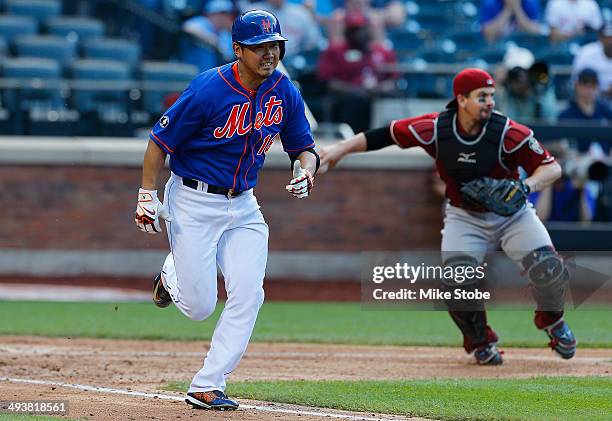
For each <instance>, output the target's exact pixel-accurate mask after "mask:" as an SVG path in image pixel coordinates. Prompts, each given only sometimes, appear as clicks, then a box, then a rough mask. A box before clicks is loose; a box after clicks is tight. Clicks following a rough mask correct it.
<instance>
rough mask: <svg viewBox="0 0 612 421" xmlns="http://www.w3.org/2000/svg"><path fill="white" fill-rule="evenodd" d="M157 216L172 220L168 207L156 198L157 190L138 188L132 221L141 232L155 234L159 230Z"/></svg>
mask: <svg viewBox="0 0 612 421" xmlns="http://www.w3.org/2000/svg"><path fill="white" fill-rule="evenodd" d="M159 218H164V219H165V220H166V221H172V217H171V216H170V214H169V213H168V209H166V207H165V206H164V205H163V204H162V202H160V201H159V199H158V198H157V190H145V189H143V188H140V189H138V205H137V206H136V213H135V214H134V222H136V226H138V228H140V230H141V231H142V232H146V233H148V234H157V233H159V232H161V227H160V226H159Z"/></svg>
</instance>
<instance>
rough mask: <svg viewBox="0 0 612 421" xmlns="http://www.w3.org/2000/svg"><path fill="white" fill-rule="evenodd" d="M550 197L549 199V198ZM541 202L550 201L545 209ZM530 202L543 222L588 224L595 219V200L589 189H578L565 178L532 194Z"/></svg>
mask: <svg viewBox="0 0 612 421" xmlns="http://www.w3.org/2000/svg"><path fill="white" fill-rule="evenodd" d="M547 196H548V197H547ZM541 200H546V201H550V205H548V206H545V207H546V210H544V209H543V206H541V205H542V203H539V202H540V201H541ZM529 201H530V202H532V203H534V204H535V206H536V209H537V211H538V216H539V217H540V219H542V221H544V222H547V221H568V222H580V221H582V222H587V221H590V220H591V219H592V218H593V213H594V211H595V199H594V198H593V195H592V194H591V193H590V192H589V189H586V188H578V187H576V186H575V185H574V183H573V182H572V180H570V179H569V178H566V177H563V178H561V179H559V180H558V181H556V182H555V183H554V184H553V185H552V186H551V187H547V188H546V189H544V190H543V191H541V192H535V193H531V194H530V195H529Z"/></svg>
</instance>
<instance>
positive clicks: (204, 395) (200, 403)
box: [185, 390, 238, 411]
mask: <svg viewBox="0 0 612 421" xmlns="http://www.w3.org/2000/svg"><path fill="white" fill-rule="evenodd" d="M185 402H187V403H188V404H190V405H191V406H193V408H194V409H216V410H218V411H233V410H235V409H238V402H236V401H234V400H231V399H230V398H228V397H227V396H226V395H225V393H223V392H221V391H220V390H211V391H209V392H192V393H187V397H186V398H185Z"/></svg>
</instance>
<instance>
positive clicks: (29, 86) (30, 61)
mask: <svg viewBox="0 0 612 421" xmlns="http://www.w3.org/2000/svg"><path fill="white" fill-rule="evenodd" d="M2 76H3V77H4V78H8V79H14V80H15V81H16V82H17V83H19V85H20V86H21V88H20V93H19V98H17V92H16V91H14V90H6V92H5V93H6V94H8V95H9V96H14V98H12V100H9V101H7V105H9V103H10V108H12V109H16V108H27V107H29V106H31V105H33V103H36V102H40V103H41V104H43V103H44V105H45V106H58V105H61V104H63V98H62V97H61V89H60V88H59V85H58V84H57V83H55V86H54V87H44V85H45V82H53V81H55V82H57V81H59V79H60V78H61V66H60V64H59V62H58V61H57V60H53V59H49V58H32V57H20V58H5V59H4V60H3V61H2Z"/></svg>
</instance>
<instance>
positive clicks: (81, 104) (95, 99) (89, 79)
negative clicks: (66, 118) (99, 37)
mask: <svg viewBox="0 0 612 421" xmlns="http://www.w3.org/2000/svg"><path fill="white" fill-rule="evenodd" d="M72 78H73V82H75V85H74V86H75V89H74V91H73V94H72V99H73V105H74V107H75V108H76V109H77V110H79V111H98V110H100V109H104V108H106V107H109V106H110V107H113V108H117V109H121V110H126V108H127V92H128V91H129V87H128V86H127V83H126V81H128V80H129V79H130V69H129V66H128V65H127V64H125V63H122V62H120V61H115V60H94V59H83V60H75V61H74V63H73V64H72ZM114 82H116V83H114Z"/></svg>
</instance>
